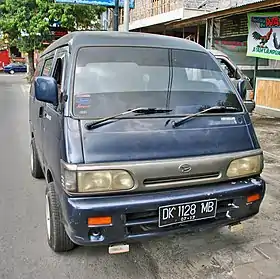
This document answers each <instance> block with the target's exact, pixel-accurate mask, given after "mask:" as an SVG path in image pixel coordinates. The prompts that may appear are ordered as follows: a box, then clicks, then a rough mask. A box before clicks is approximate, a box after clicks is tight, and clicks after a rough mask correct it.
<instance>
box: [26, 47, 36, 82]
mask: <svg viewBox="0 0 280 279" xmlns="http://www.w3.org/2000/svg"><path fill="white" fill-rule="evenodd" d="M27 54H28V55H27V58H28V72H27V75H28V80H31V78H32V77H33V75H34V72H35V67H34V50H31V51H28V53H27Z"/></svg>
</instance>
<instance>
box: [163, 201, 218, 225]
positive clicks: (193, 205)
mask: <svg viewBox="0 0 280 279" xmlns="http://www.w3.org/2000/svg"><path fill="white" fill-rule="evenodd" d="M216 211H217V200H216V199H211V200H203V201H195V202H188V203H181V204H173V205H166V206H161V207H160V208H159V222H158V226H159V227H166V226H171V225H175V224H181V223H186V222H192V221H198V220H203V219H208V218H214V217H216Z"/></svg>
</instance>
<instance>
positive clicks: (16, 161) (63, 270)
mask: <svg viewBox="0 0 280 279" xmlns="http://www.w3.org/2000/svg"><path fill="white" fill-rule="evenodd" d="M27 90H28V89H27V85H26V84H25V80H24V79H23V77H22V76H9V75H0V143H1V144H0V154H1V156H0V166H1V168H0V177H1V194H0V278H1V279H4V278H5V279H6V278H7V279H33V278H36V279H51V278H56V279H66V278H73V279H80V278H83V279H87V278H91V279H92V278H98V279H103V278H104V279H105V278H106V279H136V278H137V279H138V278H142V279H143V278H144V279H163V278H168V279H169V278H170V279H173V278H174V279H188V278H199V279H203V278H215V279H219V278H223V279H226V278H238V279H239V278H240V279H245V278H278V277H276V276H277V275H280V268H279V266H280V264H279V260H280V252H279V251H280V250H279V249H278V245H279V241H280V222H279V219H280V217H279V213H278V212H279V210H280V206H279V197H280V190H279V185H278V184H279V182H278V181H279V179H280V175H279V173H280V165H279V164H278V162H277V161H274V162H272V163H271V162H270V165H269V168H268V169H267V170H266V171H265V172H264V176H267V177H268V181H269V185H268V193H267V196H266V199H265V202H264V204H263V206H262V209H261V212H260V214H259V215H257V217H255V218H253V219H251V220H249V221H248V222H246V223H244V230H243V231H242V232H237V233H231V232H229V231H228V230H227V229H226V228H224V229H222V230H219V231H215V232H212V233H207V234H199V235H185V236H174V237H169V238H162V239H156V240H152V241H149V242H144V243H142V244H135V245H132V246H131V247H130V249H131V251H130V252H129V253H127V254H122V255H109V254H108V253H107V248H106V247H101V248H85V247H79V248H77V249H75V250H74V251H72V252H69V253H66V254H62V255H61V254H60V255H58V254H55V253H54V252H52V251H51V250H50V249H49V247H48V245H47V240H46V229H45V221H44V218H45V214H44V208H45V205H44V191H45V182H44V180H40V181H38V180H35V179H33V178H32V177H31V175H30V171H29V157H30V155H29V154H30V153H29V151H30V149H29V141H30V139H29V126H28V91H27ZM250 265H256V267H254V266H253V267H251V266H250ZM261 265H265V266H266V265H267V266H268V267H269V269H268V270H267V271H266V267H265V266H264V267H263V268H262V269H258V267H259V266H261ZM249 267H250V268H251V269H250V268H249ZM248 268H249V269H248ZM248 275H250V276H251V275H252V277H248Z"/></svg>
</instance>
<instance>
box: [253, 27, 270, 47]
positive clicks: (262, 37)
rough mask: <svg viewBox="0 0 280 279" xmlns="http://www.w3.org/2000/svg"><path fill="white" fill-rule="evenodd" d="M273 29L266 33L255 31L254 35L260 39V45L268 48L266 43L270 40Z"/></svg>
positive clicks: (257, 39) (256, 38)
mask: <svg viewBox="0 0 280 279" xmlns="http://www.w3.org/2000/svg"><path fill="white" fill-rule="evenodd" d="M272 32H273V29H272V28H270V30H269V31H268V32H267V33H266V34H260V33H259V32H257V31H255V32H253V34H252V36H253V38H254V39H255V40H256V41H260V43H259V45H258V47H262V48H267V46H266V44H267V43H268V42H269V40H270V37H271V34H272Z"/></svg>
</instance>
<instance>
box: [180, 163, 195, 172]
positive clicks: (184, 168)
mask: <svg viewBox="0 0 280 279" xmlns="http://www.w3.org/2000/svg"><path fill="white" fill-rule="evenodd" d="M191 170H192V167H191V166H190V165H187V164H182V165H181V166H179V171H180V172H183V173H187V172H190V171H191Z"/></svg>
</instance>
